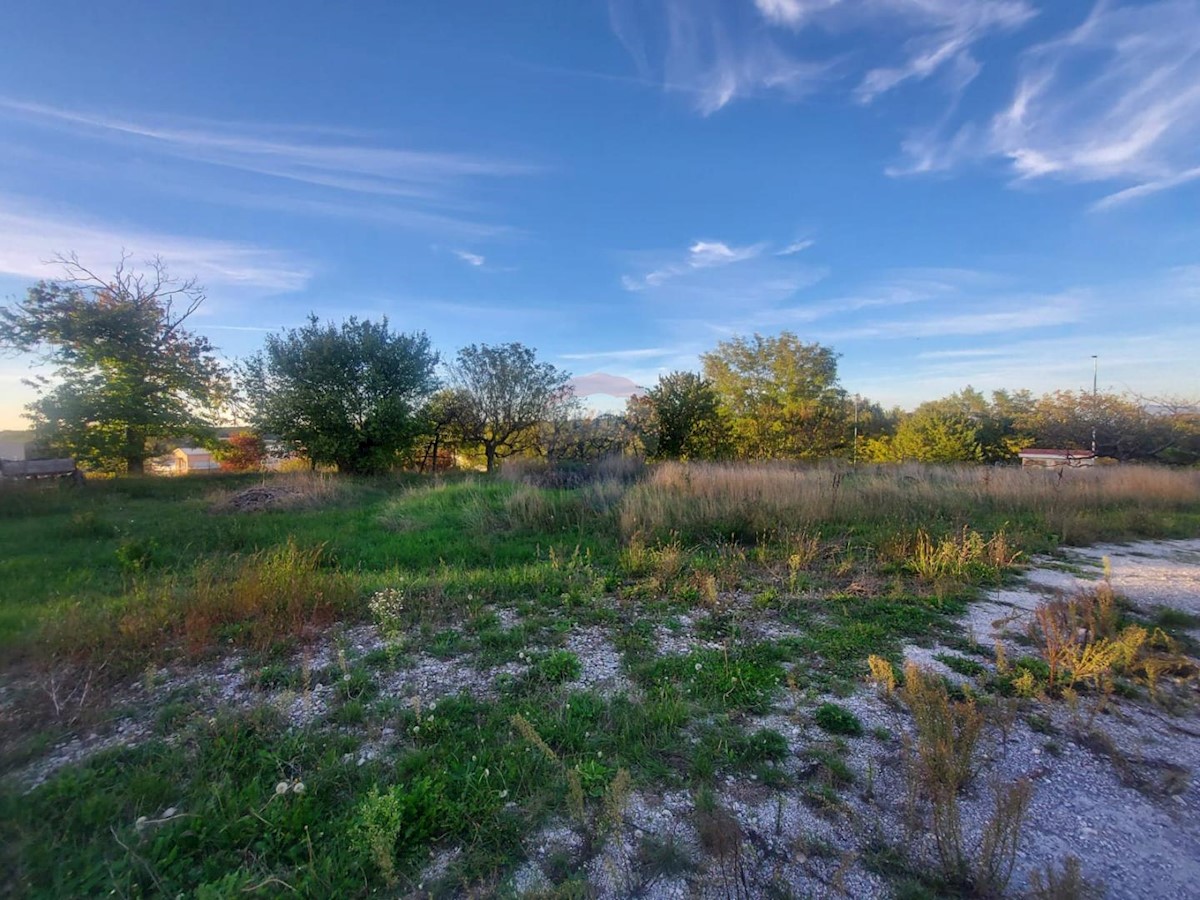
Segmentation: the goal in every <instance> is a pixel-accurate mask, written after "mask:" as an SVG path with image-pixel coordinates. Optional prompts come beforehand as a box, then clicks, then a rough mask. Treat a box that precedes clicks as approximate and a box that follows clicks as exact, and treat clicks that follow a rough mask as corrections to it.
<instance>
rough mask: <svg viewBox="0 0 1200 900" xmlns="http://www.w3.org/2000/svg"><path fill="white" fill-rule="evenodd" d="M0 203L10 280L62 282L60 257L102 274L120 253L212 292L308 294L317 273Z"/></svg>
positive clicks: (201, 242)
mask: <svg viewBox="0 0 1200 900" xmlns="http://www.w3.org/2000/svg"><path fill="white" fill-rule="evenodd" d="M0 201H2V202H0V272H3V273H5V274H9V275H17V276H21V277H25V278H38V279H42V278H44V279H54V278H56V277H59V276H61V274H62V271H61V267H60V266H58V265H56V264H54V263H52V262H49V261H50V260H52V259H53V257H54V256H55V254H57V253H71V252H74V253H77V254H78V255H79V257H80V259H82V260H84V261H85V262H86V263H88V264H89V265H90V266H95V267H98V268H104V267H105V266H109V265H111V264H113V263H115V262H116V261H117V259H118V258H119V255H120V253H121V251H122V248H124V249H125V250H126V251H127V252H129V253H131V254H132V255H133V257H134V261H135V262H137V261H141V260H142V259H146V258H149V257H151V256H155V255H157V256H161V257H162V258H163V260H164V262H166V263H167V265H168V266H170V268H171V270H172V271H173V272H175V273H176V274H178V275H181V276H192V275H194V276H195V277H196V278H197V279H198V280H199V281H200V282H202V283H204V284H206V285H208V286H210V287H213V286H222V287H226V288H228V287H239V288H247V289H251V290H254V291H258V292H273V293H274V292H279V293H282V292H287V291H295V290H299V289H301V288H303V287H304V286H305V285H306V284H307V283H308V281H309V279H310V278H311V277H312V274H313V270H312V267H311V265H310V264H308V263H305V262H301V261H300V260H298V259H296V258H294V257H293V256H291V255H290V254H288V253H285V252H282V251H279V250H273V249H270V248H265V247H258V246H254V245H250V244H243V243H237V242H234V241H219V240H211V239H208V238H197V237H188V236H184V235H179V234H173V233H154V232H150V231H147V230H145V229H142V228H137V227H133V226H123V225H120V224H115V223H112V222H104V221H100V220H95V219H91V218H88V217H84V216H78V215H74V214H71V213H66V212H58V213H49V212H46V211H44V210H40V209H38V208H37V207H36V206H34V205H30V204H28V203H27V202H25V201H24V200H23V199H22V198H19V197H13V196H0Z"/></svg>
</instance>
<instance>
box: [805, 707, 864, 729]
mask: <svg viewBox="0 0 1200 900" xmlns="http://www.w3.org/2000/svg"><path fill="white" fill-rule="evenodd" d="M813 718H814V719H815V720H816V723H817V724H818V725H820V726H821V727H822V728H823V729H825V730H826V731H828V732H829V733H830V734H844V735H847V736H849V737H858V736H859V735H860V734H862V733H863V727H862V722H861V721H860V720H859V718H858V716H856V715H855V714H854V713H852V712H851V711H850V710H848V709H846V708H845V707H844V706H838V705H837V704H836V703H822V704H821V705H820V706H818V707H817V711H816V713H815V714H814V715H813Z"/></svg>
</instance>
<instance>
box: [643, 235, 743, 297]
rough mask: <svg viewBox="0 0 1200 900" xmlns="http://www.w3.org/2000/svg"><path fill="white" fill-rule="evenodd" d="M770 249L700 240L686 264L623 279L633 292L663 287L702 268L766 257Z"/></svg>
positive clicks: (686, 259) (675, 264)
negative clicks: (765, 251) (764, 255)
mask: <svg viewBox="0 0 1200 900" xmlns="http://www.w3.org/2000/svg"><path fill="white" fill-rule="evenodd" d="M766 247H767V245H766V244H749V245H747V246H744V247H736V246H730V245H729V244H726V243H725V242H723V241H705V240H698V241H695V242H694V243H693V244H692V245H691V246H690V247H688V250H687V254H686V256H685V257H684V259H683V260H682V261H678V262H671V263H667V264H665V265H662V266H660V267H658V268H655V269H652V270H651V271H649V272H647V273H646V274H645V275H641V276H630V275H626V276H624V277H623V278H622V279H621V284H622V285H623V286H624V287H625V289H626V290H629V291H641V290H645V289H646V288H654V287H660V286H662V285H663V284H665V283H666V282H667V281H670V280H671V279H673V278H678V277H679V276H681V275H686V274H688V273H689V272H695V271H696V270H698V269H715V268H720V267H722V266H729V265H733V264H734V263H740V262H745V261H746V260H750V259H754V258H755V257H758V256H760V255H762V252H763V251H764V250H765V249H766Z"/></svg>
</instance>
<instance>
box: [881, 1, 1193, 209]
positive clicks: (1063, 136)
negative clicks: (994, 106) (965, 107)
mask: <svg viewBox="0 0 1200 900" xmlns="http://www.w3.org/2000/svg"><path fill="white" fill-rule="evenodd" d="M1197 35H1200V4H1197V3H1196V2H1195V0H1158V2H1153V3H1140V4H1127V5H1119V4H1116V3H1108V2H1101V3H1097V4H1096V6H1095V7H1094V8H1093V10H1092V12H1091V13H1090V15H1088V17H1087V18H1086V19H1085V20H1084V21H1083V22H1082V23H1081V24H1079V25H1078V26H1076V27H1074V28H1072V29H1070V30H1069V31H1067V32H1066V33H1065V34H1063V35H1061V36H1059V37H1057V38H1055V39H1054V40H1050V41H1047V42H1044V43H1041V44H1038V45H1036V46H1034V47H1031V48H1029V49H1028V50H1026V51H1025V52H1024V53H1023V54H1022V57H1021V60H1020V71H1019V75H1018V78H1017V82H1016V85H1015V87H1014V89H1013V92H1012V96H1011V99H1010V100H1009V101H1008V103H1007V105H1006V106H1005V107H1004V108H1003V109H1002V110H1001V111H1000V112H998V113H996V114H995V115H994V116H993V117H992V118H991V120H990V122H987V123H981V122H965V123H962V124H961V125H959V126H958V127H944V126H939V127H938V128H935V129H933V130H931V131H929V132H926V133H924V134H917V135H914V136H912V137H910V139H909V140H908V141H907V142H906V143H905V146H904V151H905V154H906V156H907V162H906V163H905V164H904V165H898V166H896V167H895V168H893V169H892V170H891V172H892V174H909V173H917V172H931V171H939V170H946V169H950V168H953V167H955V166H957V165H959V164H961V163H963V162H965V161H970V160H978V159H983V158H987V157H999V158H1003V159H1005V160H1007V162H1008V164H1009V166H1010V167H1011V171H1012V172H1013V174H1014V175H1015V176H1016V178H1017V180H1018V181H1030V180H1034V179H1045V178H1055V179H1060V180H1064V181H1080V182H1088V181H1110V180H1116V181H1126V182H1133V184H1132V185H1131V186H1129V187H1126V188H1122V189H1120V190H1117V191H1115V192H1113V193H1111V194H1109V195H1108V196H1106V197H1105V198H1103V199H1102V200H1100V201H1099V202H1098V203H1096V204H1095V206H1094V208H1095V209H1101V210H1102V209H1110V208H1112V207H1114V206H1117V205H1120V204H1122V203H1126V202H1129V201H1132V200H1136V199H1138V198H1141V197H1145V196H1149V195H1151V194H1154V193H1159V192H1162V191H1167V190H1171V189H1173V188H1177V187H1179V186H1181V185H1183V184H1187V183H1189V182H1192V181H1195V180H1197V179H1200V52H1197V49H1196V48H1197V37H1196V36H1197Z"/></svg>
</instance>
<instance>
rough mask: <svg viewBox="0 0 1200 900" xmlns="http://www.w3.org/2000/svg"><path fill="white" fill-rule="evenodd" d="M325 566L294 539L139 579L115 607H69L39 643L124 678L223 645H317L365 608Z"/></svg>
mask: <svg viewBox="0 0 1200 900" xmlns="http://www.w3.org/2000/svg"><path fill="white" fill-rule="evenodd" d="M326 563H327V560H326V558H325V552H324V549H323V548H321V547H300V546H297V545H296V543H295V542H294V541H291V540H289V541H288V542H287V543H285V544H283V545H281V546H278V547H273V548H270V549H268V550H262V551H260V552H258V553H253V554H250V555H248V556H244V557H230V558H226V559H221V560H215V559H214V560H209V561H205V562H204V563H202V564H201V565H199V566H197V568H196V569H195V571H193V572H191V573H188V574H186V575H177V574H169V575H166V576H162V577H157V578H153V579H151V578H145V579H138V580H135V581H134V582H133V583H132V584H131V586H130V588H129V590H128V592H127V593H126V594H125V595H124V596H122V597H119V598H116V599H115V600H114V601H113V602H112V603H108V604H102V605H94V606H89V605H84V604H75V605H73V606H70V607H67V608H64V610H63V611H62V614H61V615H60V616H59V617H57V618H55V619H54V620H52V621H51V622H49V623H47V625H46V626H45V628H44V630H43V634H42V636H41V642H42V644H43V646H44V647H45V649H46V651H47V655H48V657H49V658H51V659H69V660H74V661H76V662H80V663H89V664H91V663H103V664H104V665H105V666H107V667H108V668H109V669H110V670H111V671H114V672H119V671H122V670H124V669H126V668H128V667H130V666H140V665H143V664H145V662H146V661H147V660H161V659H166V658H170V657H172V656H175V655H178V654H181V653H182V654H186V655H189V656H197V655H201V654H203V653H205V652H207V651H209V650H211V649H212V648H213V647H215V646H217V645H219V644H221V643H224V642H228V643H231V644H234V645H236V646H240V647H248V648H250V649H253V650H257V651H264V650H267V649H269V648H271V647H272V646H273V645H275V644H277V643H279V642H284V641H288V640H292V639H297V638H299V639H305V638H311V637H314V636H316V635H318V634H320V633H321V631H322V630H323V629H324V628H326V627H327V626H328V625H330V624H331V623H332V622H334V621H337V620H338V619H341V618H345V617H346V616H347V615H352V614H354V613H356V612H358V610H359V608H360V606H361V603H360V600H361V598H360V594H359V591H358V589H357V587H356V586H355V584H354V582H353V581H352V579H351V578H350V577H349V576H347V575H346V574H345V573H341V572H338V571H336V570H334V569H332V568H330V567H329V566H328V565H327V564H326Z"/></svg>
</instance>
